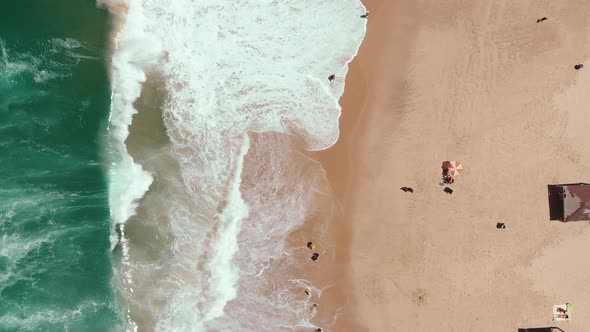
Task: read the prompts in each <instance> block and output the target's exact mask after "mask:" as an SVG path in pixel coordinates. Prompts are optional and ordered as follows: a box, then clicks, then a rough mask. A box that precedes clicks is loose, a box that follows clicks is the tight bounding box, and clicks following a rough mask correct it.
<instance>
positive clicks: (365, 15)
mask: <svg viewBox="0 0 590 332" xmlns="http://www.w3.org/2000/svg"><path fill="white" fill-rule="evenodd" d="M368 17H369V12H366V13H365V14H364V15H361V18H368Z"/></svg>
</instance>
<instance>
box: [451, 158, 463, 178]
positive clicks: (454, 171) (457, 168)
mask: <svg viewBox="0 0 590 332" xmlns="http://www.w3.org/2000/svg"><path fill="white" fill-rule="evenodd" d="M448 165H449V173H450V174H451V175H452V176H457V175H459V174H461V173H462V172H463V164H461V163H460V162H458V161H454V160H452V161H449V164H448Z"/></svg>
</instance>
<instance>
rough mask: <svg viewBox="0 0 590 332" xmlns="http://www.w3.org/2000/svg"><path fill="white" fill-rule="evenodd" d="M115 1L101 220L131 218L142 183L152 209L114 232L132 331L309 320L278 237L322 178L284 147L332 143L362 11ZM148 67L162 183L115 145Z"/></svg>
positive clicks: (296, 221) (121, 141) (339, 6)
mask: <svg viewBox="0 0 590 332" xmlns="http://www.w3.org/2000/svg"><path fill="white" fill-rule="evenodd" d="M115 7H116V8H125V18H124V23H123V24H122V27H121V31H120V32H119V33H118V35H117V38H116V40H115V42H116V45H115V46H116V50H115V53H114V56H113V111H112V115H111V119H110V120H111V121H110V123H111V133H112V137H113V142H114V143H113V147H114V148H115V150H116V152H117V156H118V157H117V158H116V160H115V162H114V163H113V165H112V168H111V195H110V196H111V202H110V203H111V211H112V217H113V221H114V223H119V224H120V223H124V222H125V221H126V220H128V219H129V218H130V217H131V216H132V215H133V214H134V213H135V211H136V208H137V204H138V200H139V199H140V198H141V197H142V196H143V195H144V194H145V193H146V192H148V189H149V190H150V191H149V192H148V194H147V195H146V197H144V201H147V200H151V199H152V198H153V197H161V198H162V199H160V198H158V199H154V203H156V204H159V203H160V202H162V201H165V203H162V204H161V206H160V205H159V206H158V207H157V208H156V207H155V205H154V204H151V203H150V204H151V205H150V206H148V205H146V204H144V203H141V204H144V205H145V206H143V207H141V206H140V208H139V209H140V210H142V212H141V213H140V216H139V217H137V218H136V219H137V220H138V221H137V222H136V225H144V226H137V228H135V229H130V228H129V227H126V228H124V229H123V230H124V231H125V235H124V236H123V237H122V238H123V240H125V238H127V239H129V241H130V242H129V243H126V242H123V243H122V246H123V256H124V257H123V262H122V264H121V271H120V276H121V279H122V283H123V286H124V292H123V293H124V296H125V297H126V299H127V301H128V304H129V312H130V315H129V319H130V320H133V321H134V322H130V326H132V325H136V326H140V328H139V329H140V330H141V329H142V328H141V327H142V326H143V327H144V328H145V329H147V330H150V329H154V330H158V331H218V330H224V331H252V330H257V331H261V330H262V331H263V330H266V329H268V330H273V331H274V330H276V329H277V328H279V327H283V328H289V329H296V328H297V327H298V326H299V327H301V326H305V327H311V326H313V324H311V323H310V317H308V316H306V314H305V309H302V308H303V307H302V305H304V304H305V303H306V301H307V299H296V298H294V297H293V296H292V295H291V294H292V290H293V289H294V288H297V287H302V285H305V287H306V288H309V289H314V286H313V285H310V284H309V283H308V282H307V281H305V280H303V279H299V277H297V276H289V277H286V275H285V273H286V272H285V271H287V270H288V267H289V266H290V264H292V263H293V261H292V260H290V259H289V258H288V257H289V251H290V250H291V249H290V248H287V246H286V244H285V240H286V238H287V235H288V234H289V233H290V232H292V231H293V230H294V229H296V228H297V227H299V226H301V225H302V224H303V222H304V221H305V219H306V218H307V217H309V215H310V213H311V212H310V210H311V209H312V205H313V201H314V197H316V196H317V195H318V193H319V192H321V191H322V190H324V189H325V188H323V187H322V186H323V182H322V181H324V178H323V176H324V174H323V170H322V169H321V167H320V166H319V165H317V163H314V162H313V161H310V160H308V159H307V157H305V156H304V155H302V154H299V153H297V152H296V151H297V146H298V145H302V146H304V147H305V149H307V150H322V149H326V148H328V147H330V146H332V145H333V144H334V143H335V142H336V140H337V139H338V133H339V132H338V119H339V116H340V111H341V110H340V106H339V105H338V99H339V98H340V96H341V95H342V93H343V91H344V77H345V76H346V73H347V70H348V63H349V62H350V61H351V60H352V58H353V57H354V56H355V55H356V52H357V51H358V48H359V46H360V43H361V41H362V39H363V37H364V33H365V22H366V21H365V20H363V19H361V18H360V15H361V14H364V13H365V8H364V7H363V5H362V4H361V2H360V1H359V0H198V1H194V0H176V1H173V2H169V1H162V0H127V1H123V3H122V2H121V1H116V3H115V2H113V8H115ZM147 72H150V73H153V72H156V73H157V76H158V77H159V78H161V79H162V84H163V86H164V88H165V90H166V100H165V103H164V105H163V107H162V109H161V112H162V116H163V121H164V124H165V127H166V133H167V136H168V139H169V140H170V154H171V155H172V156H173V158H174V160H175V163H177V167H172V168H170V169H168V170H167V171H166V172H168V173H166V172H164V171H162V172H161V173H160V172H157V173H158V174H156V173H153V174H151V175H150V174H148V173H147V172H146V171H145V167H143V168H142V166H140V165H139V164H137V163H136V162H135V161H134V160H133V158H132V157H131V155H129V154H128V153H127V152H128V151H127V148H126V146H125V140H126V138H127V137H128V135H129V131H128V127H129V125H130V123H131V121H132V118H133V115H134V114H135V113H136V112H137V110H136V109H135V108H134V102H135V101H136V100H137V98H138V97H139V96H140V93H141V88H142V84H143V83H144V82H145V80H146V73H147ZM331 74H336V79H335V80H334V81H332V82H329V81H328V76H330V75H331ZM140 112H141V111H140ZM157 158H158V157H157V156H154V157H153V158H152V159H153V160H156V159H157ZM153 160H151V161H145V162H144V164H143V165H144V166H146V165H147V164H149V163H150V162H153ZM149 167H151V166H149ZM152 181H153V182H152ZM153 183H157V184H158V186H159V189H156V188H151V189H150V184H153ZM158 190H160V191H159V192H158ZM164 191H166V194H165V195H164V194H162V193H163V192H164ZM150 195H151V196H150ZM158 195H160V196H158ZM148 196H149V197H148ZM156 215H157V216H158V217H157V218H156V217H155V216H156ZM139 219H141V220H139ZM134 223H135V221H134ZM145 225H152V226H153V227H152V226H150V227H152V228H151V230H150V231H153V232H154V233H155V234H157V236H156V238H159V239H163V238H165V240H162V241H161V242H158V243H157V244H153V243H152V244H151V246H152V247H151V248H152V249H153V247H154V246H156V247H158V246H159V247H158V248H159V249H157V250H155V252H156V254H152V255H148V254H146V253H147V252H148V251H149V250H151V249H149V250H148V247H147V246H145V245H143V247H142V244H141V243H139V241H138V240H137V239H138V236H137V232H138V229H141V227H147V226H145ZM129 226H131V225H129ZM134 227H135V226H134ZM154 229H155V231H154ZM142 248H143V249H142ZM150 252H151V251H150ZM293 280H297V282H294V281H293ZM261 320H263V321H264V322H265V324H264V325H263V326H261V325H260V322H261ZM130 329H132V328H130Z"/></svg>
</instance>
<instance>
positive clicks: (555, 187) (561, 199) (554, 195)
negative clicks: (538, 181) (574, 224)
mask: <svg viewBox="0 0 590 332" xmlns="http://www.w3.org/2000/svg"><path fill="white" fill-rule="evenodd" d="M547 194H548V196H549V220H559V221H561V222H570V221H582V220H590V215H589V214H588V213H587V212H586V211H588V210H589V209H590V183H583V182H579V183H568V184H550V185H548V186H547Z"/></svg>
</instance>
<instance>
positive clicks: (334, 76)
mask: <svg viewBox="0 0 590 332" xmlns="http://www.w3.org/2000/svg"><path fill="white" fill-rule="evenodd" d="M335 78H336V74H332V75H330V76H328V81H330V82H332V81H333V80H334V79H335Z"/></svg>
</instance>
